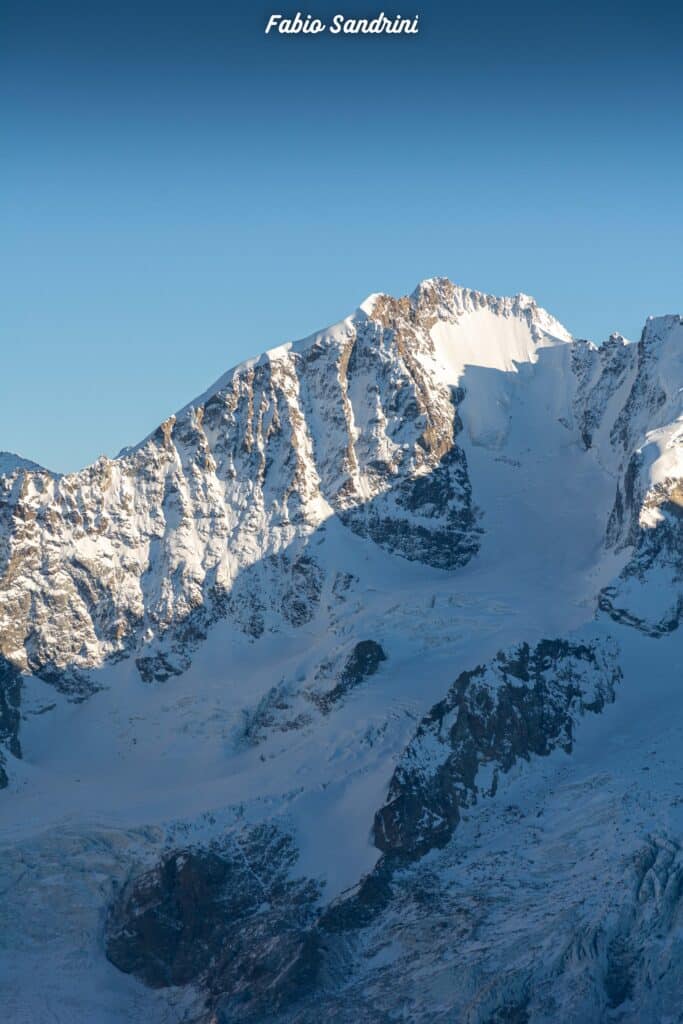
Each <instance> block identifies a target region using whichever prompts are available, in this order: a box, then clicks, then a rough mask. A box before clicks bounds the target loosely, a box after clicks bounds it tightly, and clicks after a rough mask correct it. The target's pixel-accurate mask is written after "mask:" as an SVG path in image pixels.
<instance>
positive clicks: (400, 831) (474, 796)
mask: <svg viewBox="0 0 683 1024" xmlns="http://www.w3.org/2000/svg"><path fill="white" fill-rule="evenodd" d="M620 675H621V670H620V668H619V665H618V661H617V656H616V650H615V647H614V644H612V643H609V642H603V643H600V642H598V643H594V644H573V643H568V642H567V641H564V640H543V641H541V642H540V643H539V644H538V645H537V646H536V647H533V648H530V647H529V645H528V644H526V643H525V644H522V645H521V646H519V647H516V648H515V649H514V650H512V651H510V652H508V653H504V652H500V653H499V654H498V655H497V656H496V658H495V659H494V660H493V662H492V663H491V664H490V665H480V666H479V667H477V668H475V669H473V670H471V671H467V672H462V673H461V674H460V675H459V676H458V678H457V680H456V681H455V683H454V684H453V686H452V687H451V688H450V689H449V691H448V693H447V694H446V696H445V698H444V699H443V700H442V701H439V703H438V704H436V705H435V706H434V707H433V708H432V709H431V711H430V712H429V714H428V715H426V716H425V718H424V719H423V720H422V722H421V723H420V725H419V727H418V730H417V732H416V733H415V736H414V738H413V739H412V740H411V742H410V744H409V745H408V747H407V748H406V750H405V752H404V753H403V755H402V757H401V760H400V762H399V764H398V767H397V768H396V771H395V772H394V775H393V777H392V780H391V783H390V784H389V792H388V797H387V803H386V805H385V806H384V807H382V808H381V809H380V810H379V811H378V812H377V814H376V816H375V822H374V829H373V836H374V841H375V844H376V846H378V847H379V849H380V850H383V851H385V852H387V853H399V854H405V855H408V856H411V857H412V856H415V855H420V854H424V853H427V852H428V851H429V850H431V849H432V848H434V847H441V846H444V845H445V844H446V843H447V842H448V840H449V839H450V837H451V836H452V834H453V830H454V829H455V827H456V825H457V824H458V822H459V820H460V815H461V810H462V809H463V808H467V807H470V806H472V805H473V804H476V802H477V800H478V799H479V798H480V797H481V796H495V794H496V791H497V789H498V784H499V779H500V774H501V773H505V772H509V771H510V769H511V768H512V767H513V765H515V764H516V763H517V762H518V761H519V760H520V759H522V760H524V761H529V760H530V758H531V757H532V756H535V757H547V756H548V755H549V754H550V753H551V752H552V751H553V750H555V749H556V748H560V749H561V750H564V751H565V752H566V753H571V751H572V744H573V737H574V729H575V727H576V724H577V720H578V719H579V718H580V717H581V716H582V715H583V714H585V712H586V711H591V712H595V713H599V712H601V711H602V710H603V708H604V706H605V703H606V702H607V701H610V702H611V701H613V700H614V694H615V686H616V684H617V683H618V681H619V678H620Z"/></svg>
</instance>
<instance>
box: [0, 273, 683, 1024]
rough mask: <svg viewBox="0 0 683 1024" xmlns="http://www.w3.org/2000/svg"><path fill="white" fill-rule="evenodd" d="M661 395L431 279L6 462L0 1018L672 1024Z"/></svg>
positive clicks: (646, 343)
mask: <svg viewBox="0 0 683 1024" xmlns="http://www.w3.org/2000/svg"><path fill="white" fill-rule="evenodd" d="M682 414H683V319H682V318H681V317H677V316H666V317H661V318H656V319H651V320H648V322H647V324H646V326H645V329H644V331H643V334H642V337H641V340H640V341H639V342H638V343H628V342H626V341H625V340H624V339H623V338H621V337H620V336H618V335H613V336H612V337H611V338H610V339H609V340H608V341H606V342H605V343H604V344H603V345H600V346H595V345H593V344H591V343H589V342H586V341H579V340H574V339H573V338H572V337H571V336H570V334H569V333H568V332H567V331H566V330H565V329H564V328H563V327H562V326H561V324H559V323H558V322H557V321H556V320H554V319H553V318H552V317H551V316H550V315H549V314H548V313H546V312H545V311H544V310H542V309H540V308H539V307H538V306H537V305H536V303H535V302H534V301H533V300H532V299H531V298H529V297H528V296H525V295H518V296H516V297H515V298H502V299H501V298H495V297H493V296H490V295H484V294H481V293H479V292H474V291H470V290H467V289H463V288H460V287H457V286H455V285H453V284H451V283H450V282H449V281H447V280H443V279H436V280H429V281H425V282H424V283H423V284H421V285H420V286H419V287H418V288H417V289H416V291H415V292H414V293H413V294H412V295H411V296H410V297H406V298H401V299H394V298H391V297H390V296H386V295H373V296H371V297H370V298H369V299H367V300H366V301H365V302H364V303H363V304H362V305H361V306H360V307H359V308H358V309H357V310H356V312H355V313H354V314H353V315H351V316H349V317H348V318H347V319H346V320H344V321H342V322H341V323H339V324H336V325H334V326H333V327H330V328H328V329H327V330H323V331H321V332H319V333H318V334H315V335H313V336H311V337H310V338H307V339H305V340H303V341H301V342H297V343H294V344H287V345H282V346H280V347H279V348H275V349H272V350H271V351H269V352H266V353H265V354H264V355H263V356H262V357H260V358H258V359H254V360H250V361H248V362H246V363H243V364H241V365H240V366H238V367H236V368H235V369H234V370H231V371H230V372H229V373H227V374H226V375H225V376H223V377H222V378H220V379H219V380H218V381H217V382H216V383H215V384H214V386H213V387H211V388H209V390H208V391H206V392H205V393H204V394H203V395H201V396H200V397H199V398H198V399H197V400H195V401H194V402H192V403H191V404H190V405H188V406H186V407H185V408H184V409H182V410H181V411H180V412H178V413H177V414H176V415H175V416H170V417H169V418H168V419H167V420H166V421H165V422H164V423H162V424H161V426H160V427H159V428H158V430H156V431H155V432H154V433H153V434H151V435H150V436H149V437H148V438H147V439H145V440H144V441H143V442H142V443H141V444H140V445H138V446H137V447H135V448H133V449H126V450H125V451H124V452H122V453H121V454H120V455H119V456H118V457H117V458H115V459H108V458H101V459H99V460H98V461H97V462H96V463H95V464H94V465H92V466H90V467H88V468H86V469H84V470H83V471H81V472H79V473H75V474H67V475H62V476H60V475H57V474H54V473H50V472H48V471H47V470H44V469H42V468H41V467H39V466H37V465H35V464H34V463H30V462H28V461H26V460H24V459H20V458H18V457H15V456H10V455H8V454H7V453H2V455H0V806H1V807H2V814H1V815H0V843H1V847H2V848H1V851H0V890H1V892H2V896H1V898H0V992H1V993H2V1005H3V1015H4V1019H7V1020H9V1021H11V1022H12V1024H35V1022H36V1021H54V1022H57V1024H119V1022H121V1024H123V1022H126V1024H181V1022H185V1024H232V1022H235V1024H238V1022H252V1024H260V1022H274V1024H294V1022H298V1024H314V1022H316V1024H317V1022H318V1021H320V1020H321V1019H325V1018H329V1019H332V1020H334V1021H338V1022H340V1024H357V1022H368V1024H369V1022H373V1024H374V1022H379V1021H387V1022H389V1021H394V1020H409V1021H416V1022H424V1024H426V1022H449V1024H454V1022H458V1024H460V1022H462V1024H503V1022H510V1024H512V1022H515V1024H541V1022H543V1024H550V1022H556V1021H558V1020H561V1021H563V1022H565V1024H591V1022H598V1021H620V1022H646V1024H655V1022H665V1021H666V1022H669V1021H670V1022H674V1021H680V1020H681V1019H683V1018H681V1006H682V1005H683V846H682V844H683V762H682V760H681V754H680V751H681V749H682V744H683V694H682V693H681V692H680V686H681V655H682V653H683V644H682V640H681V637H682V636H683V633H682V631H681V630H679V628H678V627H679V624H680V620H681V616H682V614H683V583H682V581H683V427H682V426H681V421H682Z"/></svg>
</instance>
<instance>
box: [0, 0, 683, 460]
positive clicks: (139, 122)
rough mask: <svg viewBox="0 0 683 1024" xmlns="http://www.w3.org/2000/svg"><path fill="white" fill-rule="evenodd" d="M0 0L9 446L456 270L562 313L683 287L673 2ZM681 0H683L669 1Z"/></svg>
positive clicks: (579, 321) (196, 386)
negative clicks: (302, 27)
mask: <svg viewBox="0 0 683 1024" xmlns="http://www.w3.org/2000/svg"><path fill="white" fill-rule="evenodd" d="M411 2H412V0H401V2H400V6H397V7H394V6H392V5H391V3H390V2H389V0H382V2H381V3H380V2H379V0H378V2H377V3H374V2H373V0H370V2H366V3H364V4H359V3H358V2H357V0H353V2H352V3H349V4H345V3H344V2H343V0H337V2H336V3H334V4H330V3H321V2H317V0H311V2H310V3H308V4H304V3H303V0H300V2H299V3H298V7H299V9H301V10H302V11H304V12H310V13H312V14H318V13H321V16H323V17H324V16H325V15H327V16H329V15H330V13H332V12H336V11H341V12H344V13H348V14H349V15H351V14H356V15H365V16H372V15H374V14H376V13H377V12H378V11H379V10H380V9H382V8H383V9H384V10H385V11H386V12H387V13H388V14H392V15H393V14H395V13H401V14H403V15H405V16H413V15H414V14H415V13H418V12H419V14H420V27H421V31H420V34H419V35H418V36H417V37H406V38H401V37H397V38H391V37H388V38H385V37H380V38H372V37H368V38H351V37H345V38H339V37H336V38H335V37H330V36H327V35H323V36H318V37H315V38H310V37H305V38H302V37H299V38H294V37H291V38H288V37H281V36H272V35H271V36H269V37H266V36H265V35H264V34H263V28H264V25H265V22H266V20H267V17H268V15H269V14H270V13H272V12H273V11H281V12H282V13H283V14H285V13H293V12H294V11H295V10H296V9H297V2H296V0H295V3H293V4H292V5H291V6H279V4H278V2H277V0H272V3H262V2H260V0H257V2H244V3H242V4H239V3H236V2H234V0H233V2H228V0H224V2H222V3H217V2H209V0H192V2H178V0H168V2H166V3H154V2H151V0H137V2H135V3H132V2H130V0H119V2H117V3H114V2H113V0H106V2H103V0H89V2H88V3H67V2H62V0H50V2H44V3H33V2H31V0H22V2H21V3H18V2H17V3H15V2H14V0H3V2H2V4H1V5H0V104H1V109H0V118H1V130H0V183H1V188H0V204H1V211H0V217H1V223H0V310H1V314H0V347H1V351H2V364H1V369H0V373H1V376H0V381H1V385H0V449H9V450H12V451H18V452H20V453H21V454H23V455H25V456H27V457H30V458H33V459H36V460H37V461H39V462H42V463H43V464H45V465H47V466H49V467H51V468H53V469H57V470H62V471H64V470H70V469H75V468H78V467H80V466H82V465H84V464H86V463H87V462H90V461H92V460H93V459H94V458H96V457H97V456H98V455H99V454H101V453H106V454H110V455H113V454H115V453H116V452H117V451H118V450H119V449H120V448H121V447H123V446H124V445H126V444H131V443H135V442H136V441H138V440H140V439H141V438H142V437H143V436H144V435H145V434H147V433H148V432H149V431H150V430H151V429H153V428H154V427H155V426H156V425H157V424H158V423H159V422H160V421H161V420H162V419H164V418H165V417H166V416H167V415H168V414H169V413H170V412H172V411H173V410H174V409H176V408H178V407H180V406H182V405H184V404H185V403H186V402H187V401H189V400H190V399H191V398H192V397H193V396H194V395H195V394H198V393H200V392H201V391H203V390H204V389H205V388H206V387H207V385H208V384H210V383H211V381H212V380H213V379H214V378H216V377H218V376H219V375H220V374H221V373H222V372H223V371H224V370H226V369H227V368H228V367H229V366H231V365H233V364H234V363H235V362H238V361H239V360H240V359H243V358H246V357H248V356H250V355H254V354H256V353H258V352H260V351H261V350H263V349H264V348H268V347H271V346H273V345H276V344H279V343H281V342H282V341H285V340H289V339H292V338H297V337H301V336H303V335H306V334H308V333H310V332H312V331H313V330H316V329H318V328H320V327H322V326H324V325H326V324H328V323H331V322H333V321H335V320H337V319H339V318H341V317H342V316H344V315H346V314H347V313H349V312H351V311H352V310H353V309H354V308H355V307H356V306H357V305H358V303H359V302H360V301H361V300H362V299H363V298H364V297H365V295H366V294H368V293H370V292H374V291H388V292H391V293H393V294H403V293H405V292H406V291H410V290H412V288H413V287H414V286H415V284H416V283H417V282H418V281H419V280H420V279H422V278H425V277H430V276H434V275H441V274H443V275H446V276H449V277H451V278H452V279H453V280H455V281H457V282H459V283H461V284H464V285H467V286H469V287H474V288H479V289H481V290H483V291H490V292H494V293H497V294H512V293H515V292H517V291H525V292H529V293H531V294H532V295H534V296H535V297H536V298H537V299H538V301H539V302H540V303H542V304H543V305H544V306H546V307H547V308H548V309H550V310H551V311H552V312H553V313H554V314H555V315H556V316H557V317H559V319H560V320H562V321H563V322H564V323H565V324H566V325H567V327H568V328H569V329H570V330H571V331H572V332H573V333H574V334H576V335H578V336H582V337H592V338H594V339H595V340H602V339H603V338H604V337H606V336H607V335H608V334H609V333H610V332H611V331H613V330H620V331H622V332H623V333H624V334H626V335H627V336H630V337H637V336H638V335H639V333H640V330H641V328H642V325H643V321H644V319H645V317H646V316H647V315H649V314H651V313H655V314H658V313H665V312H681V311H683V281H682V277H681V264H682V262H683V260H682V258H681V245H682V239H683V185H682V184H681V183H682V181H683V131H682V124H681V122H682V119H683V118H682V111H683V59H682V58H681V52H682V51H681V46H682V45H683V44H682V42H681V40H682V39H683V35H682V32H681V30H682V29H683V12H681V13H677V12H676V11H675V9H674V8H673V5H671V6H670V5H668V4H666V5H665V4H657V3H654V4H652V3H650V4H648V5H647V7H646V5H645V4H644V3H643V4H640V5H638V6H631V5H630V4H628V3H621V4H616V3H615V4H609V5H608V4H605V3H602V2H601V0H596V2H594V3H591V4H588V3H572V4H568V3H553V2H551V0H548V2H546V3H533V4H526V3H524V4H516V3H514V2H512V0H511V2H508V3H506V4H500V3H497V2H493V3H488V4H486V5H484V6H485V9H486V13H485V14H482V13H477V9H478V8H480V7H481V6H482V5H480V4H479V5H475V4H461V3H458V2H457V0H454V2H452V3H450V4H443V5H442V4H437V3H434V2H423V3H420V4H419V5H416V6H410V4H411ZM677 6H678V5H677Z"/></svg>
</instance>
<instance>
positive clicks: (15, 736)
mask: <svg viewBox="0 0 683 1024" xmlns="http://www.w3.org/2000/svg"><path fill="white" fill-rule="evenodd" d="M20 708H21V673H20V672H19V669H17V668H16V667H15V666H14V665H13V664H12V663H11V662H10V661H8V660H7V658H5V657H3V655H1V654H0V789H3V788H4V787H5V786H7V784H8V782H9V779H8V777H7V771H6V768H5V765H6V761H5V753H4V750H3V747H4V748H5V750H7V751H9V753H10V754H12V755H13V756H14V757H21V743H20V742H19V723H20V721H21V712H20Z"/></svg>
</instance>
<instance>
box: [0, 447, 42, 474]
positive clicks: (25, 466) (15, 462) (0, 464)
mask: <svg viewBox="0 0 683 1024" xmlns="http://www.w3.org/2000/svg"><path fill="white" fill-rule="evenodd" d="M17 471H26V472H30V473H50V470H49V469H45V467H44V466H41V465H39V464H38V463H37V462H33V461H32V460H31V459H24V458H22V456H21V455H15V453H14V452H2V451H0V476H8V475H9V474H10V473H16V472H17ZM50 475H51V476H53V475H54V474H52V473H51V474H50Z"/></svg>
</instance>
